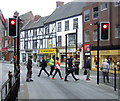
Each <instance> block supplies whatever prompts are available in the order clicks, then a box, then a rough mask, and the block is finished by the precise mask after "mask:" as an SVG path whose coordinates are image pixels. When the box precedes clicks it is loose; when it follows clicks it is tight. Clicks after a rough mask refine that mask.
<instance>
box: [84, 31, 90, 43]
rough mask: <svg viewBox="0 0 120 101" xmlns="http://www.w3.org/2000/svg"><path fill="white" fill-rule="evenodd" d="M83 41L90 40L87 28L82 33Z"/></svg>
mask: <svg viewBox="0 0 120 101" xmlns="http://www.w3.org/2000/svg"><path fill="white" fill-rule="evenodd" d="M84 41H85V42H90V34H89V30H87V31H85V33H84Z"/></svg>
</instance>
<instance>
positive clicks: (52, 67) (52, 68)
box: [50, 66, 54, 75]
mask: <svg viewBox="0 0 120 101" xmlns="http://www.w3.org/2000/svg"><path fill="white" fill-rule="evenodd" d="M53 71H54V66H51V70H50V75H52V73H53Z"/></svg>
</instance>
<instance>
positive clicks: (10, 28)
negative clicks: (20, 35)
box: [8, 18, 17, 37]
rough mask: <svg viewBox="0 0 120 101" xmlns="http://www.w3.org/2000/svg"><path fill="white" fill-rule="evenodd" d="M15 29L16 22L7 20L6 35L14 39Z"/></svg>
mask: <svg viewBox="0 0 120 101" xmlns="http://www.w3.org/2000/svg"><path fill="white" fill-rule="evenodd" d="M16 27H17V22H16V19H15V18H9V22H8V31H9V32H8V33H9V36H13V37H16V36H17V35H16V29H17V28H16Z"/></svg>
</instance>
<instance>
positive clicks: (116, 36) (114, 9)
mask: <svg viewBox="0 0 120 101" xmlns="http://www.w3.org/2000/svg"><path fill="white" fill-rule="evenodd" d="M118 10H120V4H119V3H117V2H115V3H114V2H94V3H88V5H87V6H86V7H84V8H83V45H84V56H83V58H84V60H85V61H86V58H87V57H88V56H90V57H91V66H92V69H96V61H97V25H94V23H96V22H97V21H99V23H101V22H108V23H109V24H110V26H109V36H108V40H102V39H101V30H100V32H99V36H100V39H99V49H100V51H99V54H100V55H99V64H100V67H101V66H102V62H103V61H104V59H105V58H107V59H108V60H109V61H110V68H111V69H113V67H114V66H117V65H116V64H117V62H118V61H120V56H119V52H120V43H119V41H120V19H119V16H120V13H119V12H118ZM100 29H101V26H100Z"/></svg>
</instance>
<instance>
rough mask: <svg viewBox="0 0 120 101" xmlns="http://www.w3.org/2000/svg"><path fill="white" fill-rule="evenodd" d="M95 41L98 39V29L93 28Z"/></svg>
mask: <svg viewBox="0 0 120 101" xmlns="http://www.w3.org/2000/svg"><path fill="white" fill-rule="evenodd" d="M93 41H97V29H95V30H93Z"/></svg>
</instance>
